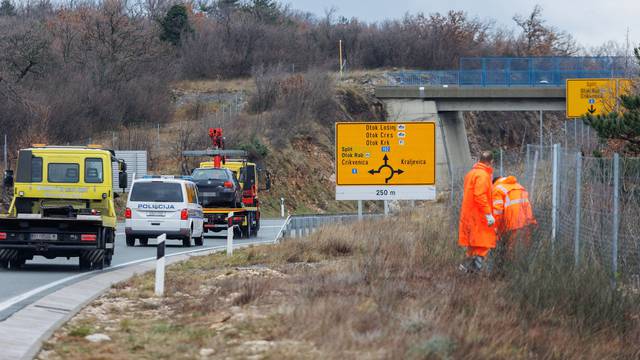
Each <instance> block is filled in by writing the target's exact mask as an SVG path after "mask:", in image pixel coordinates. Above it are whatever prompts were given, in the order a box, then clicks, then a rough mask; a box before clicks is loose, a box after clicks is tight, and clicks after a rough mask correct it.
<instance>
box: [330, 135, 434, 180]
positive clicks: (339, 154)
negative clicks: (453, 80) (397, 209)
mask: <svg viewBox="0 0 640 360" xmlns="http://www.w3.org/2000/svg"><path fill="white" fill-rule="evenodd" d="M435 140H436V126H435V123H430V122H397V123H393V122H362V123H352V122H347V123H336V185H337V186H356V185H378V186H391V185H435V182H436V146H435V143H436V141H435Z"/></svg>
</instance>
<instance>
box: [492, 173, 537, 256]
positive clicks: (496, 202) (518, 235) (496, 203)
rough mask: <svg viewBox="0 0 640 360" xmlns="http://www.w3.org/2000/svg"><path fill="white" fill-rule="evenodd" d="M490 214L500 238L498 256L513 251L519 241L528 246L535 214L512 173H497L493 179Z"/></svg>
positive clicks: (506, 254) (508, 254)
mask: <svg viewBox="0 0 640 360" xmlns="http://www.w3.org/2000/svg"><path fill="white" fill-rule="evenodd" d="M492 195H493V214H494V215H495V219H496V229H497V231H498V238H499V239H500V243H499V246H498V247H499V248H500V249H499V251H498V253H499V254H498V257H499V258H500V257H502V259H501V260H504V258H505V256H506V257H511V256H512V255H513V251H514V247H515V245H516V244H517V242H518V241H520V242H521V243H522V245H524V246H525V247H526V246H529V243H530V241H531V229H532V226H533V225H536V224H537V222H536V218H535V216H534V215H533V209H532V208H531V203H530V202H529V193H528V192H527V190H526V189H525V188H524V186H522V185H521V184H520V183H518V179H516V177H515V176H507V177H498V178H495V179H494V181H493V194H492Z"/></svg>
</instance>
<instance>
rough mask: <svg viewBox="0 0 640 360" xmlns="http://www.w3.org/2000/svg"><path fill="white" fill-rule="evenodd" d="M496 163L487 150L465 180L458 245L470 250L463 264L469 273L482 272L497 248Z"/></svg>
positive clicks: (462, 266)
mask: <svg viewBox="0 0 640 360" xmlns="http://www.w3.org/2000/svg"><path fill="white" fill-rule="evenodd" d="M492 164H493V154H492V153H491V152H490V151H485V152H483V153H482V155H481V156H480V161H479V162H477V163H476V164H475V165H473V168H472V169H471V171H469V173H467V175H466V176H465V178H464V194H463V196H462V208H461V210H460V223H459V229H458V244H459V245H460V246H462V247H465V248H467V252H466V255H467V259H466V260H465V262H464V263H463V264H461V265H460V269H461V270H463V271H465V272H477V271H480V270H481V269H482V266H483V262H484V258H485V257H486V256H487V254H488V253H489V251H490V250H491V249H493V248H495V247H496V230H495V226H494V224H495V218H494V217H493V200H492V192H491V191H492V190H491V182H492V177H493V168H492V167H491V165H492Z"/></svg>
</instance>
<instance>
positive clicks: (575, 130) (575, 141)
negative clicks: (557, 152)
mask: <svg viewBox="0 0 640 360" xmlns="http://www.w3.org/2000/svg"><path fill="white" fill-rule="evenodd" d="M578 121H579V120H574V121H573V146H575V148H576V150H577V151H580V149H579V148H578Z"/></svg>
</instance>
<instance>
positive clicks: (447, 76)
mask: <svg viewBox="0 0 640 360" xmlns="http://www.w3.org/2000/svg"><path fill="white" fill-rule="evenodd" d="M630 67H631V68H633V69H630ZM635 71H637V69H635V65H634V62H633V61H630V59H628V58H625V57H526V58H509V57H486V58H461V59H460V70H451V71H446V70H445V71H402V72H394V73H390V74H389V75H390V76H391V77H392V78H393V79H394V80H395V84H396V85H436V86H437V85H458V86H564V85H565V82H566V79H571V78H610V77H625V76H627V75H628V73H629V72H634V73H635Z"/></svg>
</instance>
